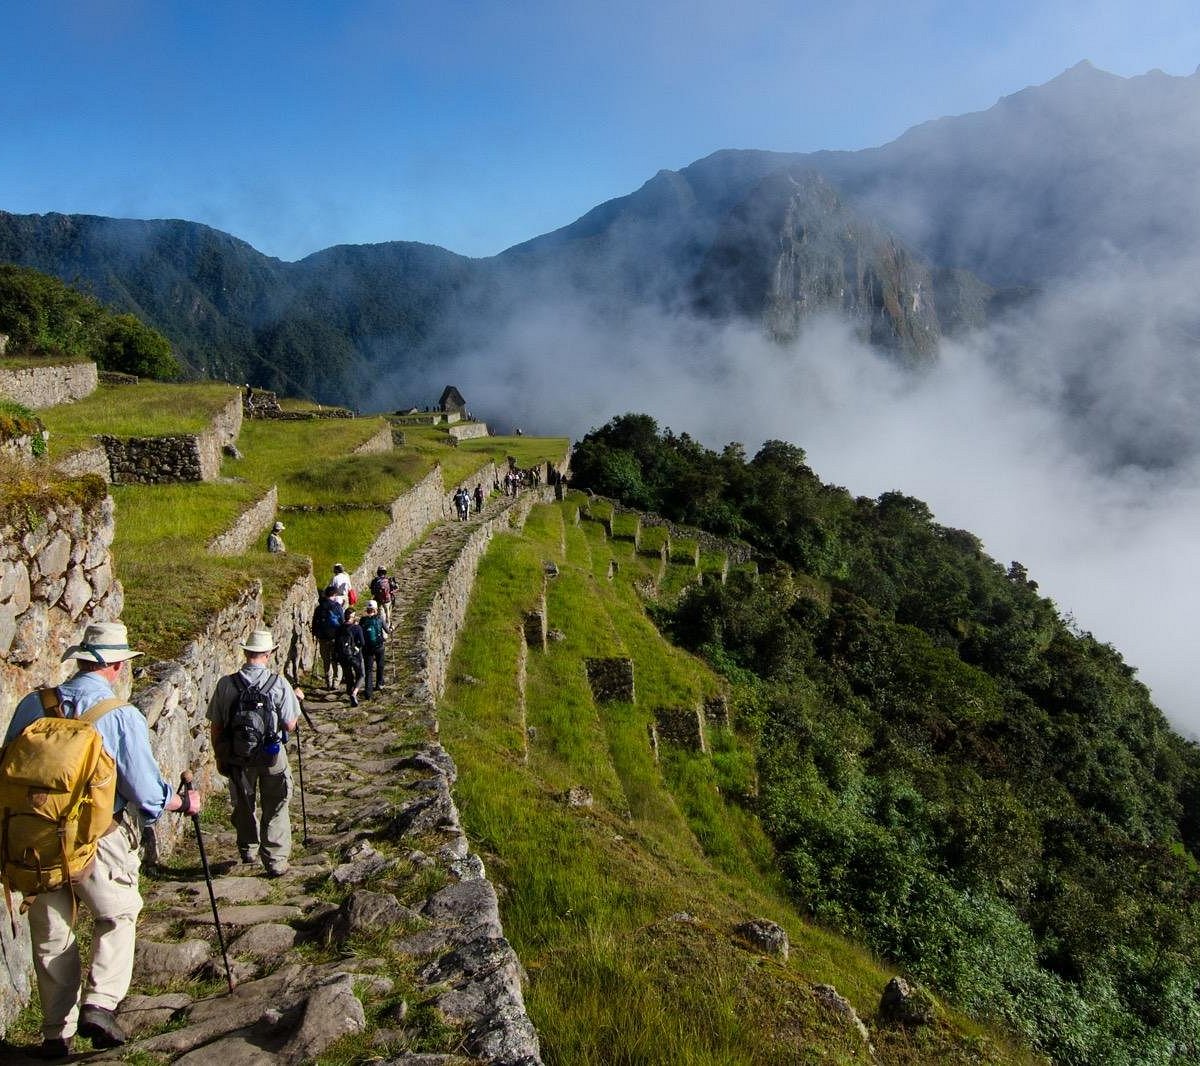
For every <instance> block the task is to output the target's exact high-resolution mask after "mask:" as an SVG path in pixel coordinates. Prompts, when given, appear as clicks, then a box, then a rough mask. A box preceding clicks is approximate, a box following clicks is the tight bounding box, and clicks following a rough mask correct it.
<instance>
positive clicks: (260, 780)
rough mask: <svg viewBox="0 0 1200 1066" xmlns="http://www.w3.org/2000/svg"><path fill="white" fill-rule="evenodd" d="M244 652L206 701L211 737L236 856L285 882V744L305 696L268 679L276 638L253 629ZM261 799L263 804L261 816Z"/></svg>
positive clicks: (277, 678) (277, 677) (274, 677)
mask: <svg viewBox="0 0 1200 1066" xmlns="http://www.w3.org/2000/svg"><path fill="white" fill-rule="evenodd" d="M240 646H241V649H242V654H243V655H244V656H245V657H246V661H245V662H244V663H242V667H241V669H240V670H238V671H237V673H233V674H226V675H225V676H224V677H222V678H221V680H220V681H218V682H217V687H216V689H215V690H214V691H213V694H212V699H210V700H209V701H208V721H209V723H210V725H209V732H210V734H211V736H212V746H213V754H214V755H215V756H216V760H217V771H218V773H220V774H221V776H222V777H226V778H228V779H229V798H230V800H231V802H232V803H233V828H234V830H235V831H236V832H237V846H238V855H239V856H240V857H241V860H242V862H244V863H252V862H255V861H256V860H257V861H259V862H261V863H262V865H263V869H264V870H266V872H267V876H268V877H282V876H283V875H284V874H285V873H287V868H288V858H289V857H290V856H291V853H292V823H291V819H290V818H289V817H288V797H289V796H290V795H291V793H292V774H291V769H290V768H289V766H288V758H287V750H286V749H285V744H286V743H287V734H288V733H292V732H294V731H295V729H296V723H297V722H298V721H299V719H300V702H299V701H300V700H302V699H303V698H304V692H303V690H301V689H293V688H292V686H291V685H290V684H289V683H288V681H287V679H286V678H285V677H283V676H282V675H281V674H276V673H273V672H272V671H271V668H270V666H269V665H268V664H269V663H270V660H271V653H272V652H273V651H274V650H275V638H274V636H272V634H271V631H270V630H269V629H256V630H255V631H254V632H253V633H251V634H250V638H249V639H248V640H246V641H244V642H243V643H242V644H241V645H240ZM256 794H257V797H258V799H259V800H261V802H262V810H261V812H260V813H259V814H258V815H257V816H256V815H255V797H256Z"/></svg>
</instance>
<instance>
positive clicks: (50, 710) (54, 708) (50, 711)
mask: <svg viewBox="0 0 1200 1066" xmlns="http://www.w3.org/2000/svg"><path fill="white" fill-rule="evenodd" d="M38 699H39V700H41V701H42V713H43V714H44V715H45V716H46V717H47V718H62V717H63V709H62V695H61V694H60V693H59V691H58V689H56V688H42V689H38Z"/></svg>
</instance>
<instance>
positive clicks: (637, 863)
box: [440, 503, 1032, 1066]
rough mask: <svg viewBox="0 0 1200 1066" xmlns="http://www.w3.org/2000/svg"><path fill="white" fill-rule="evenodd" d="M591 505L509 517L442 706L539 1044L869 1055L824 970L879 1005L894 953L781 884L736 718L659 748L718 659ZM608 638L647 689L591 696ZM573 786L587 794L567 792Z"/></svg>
mask: <svg viewBox="0 0 1200 1066" xmlns="http://www.w3.org/2000/svg"><path fill="white" fill-rule="evenodd" d="M577 508H578V504H577V503H572V504H564V505H539V506H538V507H535V508H534V510H533V512H532V514H531V515H530V518H529V521H528V522H527V524H526V526H525V528H524V530H523V531H520V532H515V531H514V532H509V533H503V534H500V535H498V536H497V537H496V538H495V540H494V541H493V544H492V547H491V549H490V550H489V553H488V555H487V556H486V557H485V559H484V561H483V563H482V565H481V568H480V573H479V578H478V581H477V584H476V589H475V593H474V595H473V597H472V602H471V606H470V612H469V617H468V624H467V627H466V629H465V630H464V632H463V634H462V635H461V636H460V638H459V642H458V645H457V648H456V651H455V657H454V663H453V666H452V670H451V682H450V685H449V687H448V691H447V693H446V696H445V698H444V700H443V702H442V705H441V708H440V717H441V725H442V737H443V740H444V742H445V743H446V744H447V746H448V747H449V748H450V750H451V752H452V754H453V755H454V757H455V759H456V760H457V762H458V766H459V779H458V785H457V796H458V800H459V804H460V806H461V808H462V811H463V815H464V818H465V821H466V825H467V829H468V833H469V835H470V836H471V838H472V840H473V841H474V842H475V845H476V846H477V847H478V848H479V849H480V850H481V851H482V852H483V853H484V854H485V857H486V858H487V862H488V868H489V875H490V876H491V877H492V878H493V879H494V880H495V881H496V882H498V883H499V885H500V886H501V889H502V911H503V917H504V923H505V931H506V934H507V935H508V936H509V937H510V939H511V940H512V941H513V943H514V944H515V946H516V948H517V951H518V953H519V954H520V956H521V959H522V962H523V963H524V964H525V966H526V968H527V969H528V970H529V972H530V977H531V983H530V987H529V989H528V993H527V998H528V1005H529V1009H530V1013H531V1015H532V1016H533V1018H534V1021H535V1023H536V1025H537V1026H538V1029H539V1032H540V1033H541V1036H542V1040H543V1045H544V1051H545V1054H546V1059H547V1061H548V1062H550V1063H561V1064H566V1063H571V1064H576V1063H585V1064H590V1063H595V1064H601V1063H603V1064H612V1063H662V1064H667V1063H670V1064H672V1066H675V1064H693V1063H697V1064H698V1063H705V1064H716V1063H722V1064H725V1063H746V1064H749V1063H755V1064H761V1063H794V1062H865V1061H868V1058H867V1052H866V1049H865V1047H864V1045H863V1044H862V1042H861V1040H860V1039H859V1037H858V1036H857V1035H856V1034H854V1033H853V1032H852V1031H851V1030H849V1029H848V1028H847V1027H846V1025H845V1023H844V1022H842V1021H840V1020H839V1019H838V1018H837V1017H835V1016H834V1015H832V1014H830V1013H828V1012H827V1010H826V1009H825V1008H823V1007H821V1006H820V1005H819V1004H818V1002H817V1000H816V998H815V997H814V995H813V993H812V985H813V984H817V983H829V984H833V985H834V986H835V987H836V988H837V989H838V990H839V992H841V993H842V994H843V995H845V996H847V997H848V998H849V999H850V1000H851V1001H852V1002H853V1003H854V1004H855V1006H856V1007H857V1008H858V1010H859V1012H860V1013H861V1014H862V1015H863V1016H864V1018H867V1019H868V1020H870V1019H871V1017H872V1015H873V1012H874V1009H875V1007H876V1005H877V1003H878V999H879V994H880V992H881V990H882V989H883V986H884V984H885V983H886V981H887V980H888V978H889V976H890V973H889V971H887V969H886V968H885V967H883V966H881V965H879V964H878V963H877V962H876V961H875V960H873V959H872V958H871V957H870V956H869V955H867V954H866V953H864V952H863V951H862V950H861V949H859V948H857V947H856V946H854V945H853V944H851V943H849V942H847V941H845V940H843V939H841V938H840V937H838V936H835V935H833V934H831V933H828V932H826V931H824V930H821V929H819V928H816V927H814V926H811V925H809V924H807V923H806V922H805V921H804V920H803V919H802V918H800V917H799V916H798V915H797V914H796V913H795V911H794V910H793V909H792V908H791V907H790V906H789V904H788V902H787V900H786V899H785V897H784V895H783V893H782V891H781V889H780V887H779V881H778V879H777V877H776V875H775V873H774V871H773V863H772V858H773V857H772V854H771V849H770V845H769V843H768V842H767V840H766V838H765V836H764V835H763V833H762V832H761V830H760V829H759V828H758V825H757V822H756V820H755V818H754V815H753V812H752V810H751V809H750V807H749V805H748V804H749V803H750V802H751V801H749V800H747V799H745V797H747V796H751V795H752V794H753V790H754V775H753V766H752V763H751V760H750V756H749V749H748V747H747V745H745V744H744V742H743V741H742V740H741V739H739V737H738V735H737V734H736V732H735V731H733V730H716V731H710V743H711V745H712V748H713V751H712V752H711V753H710V754H702V753H700V752H691V751H685V750H683V749H680V748H675V747H672V746H670V745H667V744H663V745H662V746H661V759H660V761H659V762H658V763H656V762H655V761H654V757H653V754H652V752H651V748H650V744H649V726H650V723H651V721H652V720H653V711H654V708H655V707H660V706H661V707H686V706H694V705H696V704H697V703H698V702H699V701H700V700H702V699H703V698H704V697H705V696H708V695H711V694H713V693H715V692H717V691H719V689H720V681H719V680H718V678H717V677H716V676H715V675H713V674H712V673H711V672H710V671H709V670H708V669H707V667H706V666H705V665H704V664H702V663H701V662H699V661H698V660H695V659H693V658H692V657H690V656H688V655H686V654H684V653H682V652H680V651H679V650H677V649H675V648H673V647H671V646H670V645H669V644H668V643H666V642H665V641H664V640H663V638H662V637H661V636H660V635H659V633H658V632H657V630H656V629H655V628H654V626H653V625H652V624H651V623H650V621H649V619H648V618H647V617H646V615H645V613H644V611H643V609H642V604H641V599H640V594H639V591H638V590H639V588H640V589H642V590H643V591H646V590H647V589H648V586H649V585H651V584H652V583H653V581H654V580H655V578H656V576H657V574H658V571H659V568H660V566H661V565H662V564H661V562H660V560H658V559H656V558H652V557H647V556H645V555H639V554H638V553H637V552H636V551H635V550H634V546H633V544H632V542H630V541H611V540H609V539H608V538H607V536H606V534H605V532H604V529H603V527H602V526H601V525H599V524H598V523H594V522H583V523H581V524H578V525H577V524H575V523H574V521H573V520H572V519H573V517H574V511H575V510H577ZM564 516H567V517H566V520H565V521H564ZM614 559H615V560H616V561H617V562H618V569H617V572H616V576H615V577H614V578H612V579H610V578H609V576H608V575H609V569H610V561H611V560H614ZM547 562H554V563H555V564H556V565H557V567H558V576H557V577H551V578H549V579H546V596H547V608H548V621H549V624H550V626H552V627H554V628H557V629H559V630H561V632H562V638H563V639H561V640H554V641H551V642H550V644H549V646H548V650H546V651H545V652H543V651H541V650H540V649H537V648H533V649H531V650H530V651H529V654H528V660H527V665H526V669H525V673H524V677H523V678H522V676H521V673H520V669H519V664H520V660H521V653H522V641H523V638H522V633H521V621H522V618H523V615H524V613H525V612H526V611H527V610H529V609H531V608H533V607H534V606H535V604H536V603H537V601H538V600H539V598H540V595H541V590H542V585H543V580H544V578H543V575H544V572H545V564H546V563H547ZM650 591H651V592H652V590H650ZM606 655H627V656H629V657H631V658H632V659H633V661H634V669H635V689H636V691H635V696H636V699H635V702H633V703H616V704H613V703H609V704H604V705H601V706H597V705H596V703H595V702H594V700H593V699H592V695H591V692H590V689H589V687H588V683H587V680H586V675H585V670H584V665H583V659H584V658H585V657H588V656H606ZM464 679H466V680H464ZM522 681H523V684H522ZM522 696H524V699H522ZM578 786H582V787H585V788H587V789H589V790H590V791H591V794H592V797H593V804H592V806H591V807H572V806H569V805H568V804H567V803H566V802H565V793H566V791H567V790H568V789H570V788H573V787H578ZM751 917H767V918H771V919H773V920H775V921H777V922H779V923H780V924H782V925H783V926H784V927H785V928H787V930H788V932H789V934H790V936H791V939H792V955H791V959H790V961H789V962H787V963H780V962H778V961H775V960H772V959H768V958H765V957H763V956H760V955H758V954H756V953H754V952H751V951H748V950H746V949H745V948H743V947H741V946H739V945H738V944H737V943H736V942H735V940H734V938H733V937H732V935H731V934H732V929H733V927H734V926H735V925H736V924H737V923H739V922H741V921H744V920H745V919H747V918H751ZM872 1039H873V1041H874V1043H875V1046H876V1048H877V1051H878V1061H881V1062H895V1063H917V1062H922V1063H928V1062H944V1063H960V1062H961V1063H966V1062H1002V1061H1016V1062H1023V1061H1032V1060H1030V1059H1028V1058H1026V1057H1025V1056H1023V1055H1022V1054H1021V1053H1020V1052H1014V1051H1012V1050H1011V1049H1010V1048H1008V1047H1007V1046H1006V1045H1005V1044H1003V1043H1002V1042H999V1041H996V1040H994V1039H991V1038H989V1037H987V1036H986V1035H984V1034H983V1033H982V1032H981V1031H980V1030H979V1029H978V1028H976V1027H974V1026H972V1025H971V1024H970V1023H967V1022H965V1021H963V1020H962V1019H960V1018H958V1017H957V1016H955V1015H953V1014H950V1013H947V1014H945V1015H944V1017H943V1019H942V1021H941V1022H939V1024H938V1025H936V1026H934V1027H931V1028H928V1029H925V1030H920V1031H916V1032H912V1033H908V1032H905V1031H898V1030H884V1029H880V1030H878V1031H875V1030H873V1032H872Z"/></svg>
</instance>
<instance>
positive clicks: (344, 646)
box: [312, 563, 396, 707]
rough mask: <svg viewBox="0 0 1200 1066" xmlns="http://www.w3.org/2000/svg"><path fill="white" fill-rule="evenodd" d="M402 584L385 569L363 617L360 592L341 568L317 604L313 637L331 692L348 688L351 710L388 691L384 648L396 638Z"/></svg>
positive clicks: (373, 587)
mask: <svg viewBox="0 0 1200 1066" xmlns="http://www.w3.org/2000/svg"><path fill="white" fill-rule="evenodd" d="M395 595H396V582H395V580H394V579H393V578H392V577H391V576H390V575H389V574H388V572H387V567H386V566H381V567H379V568H378V569H377V570H376V572H375V576H374V577H373V578H372V579H371V596H372V599H370V600H368V601H367V605H366V607H365V608H364V609H363V612H362V614H361V615H360V614H359V613H358V610H357V603H358V593H357V591H356V590H355V589H354V587H353V585H352V584H351V583H350V575H349V574H347V573H346V568H345V567H344V566H343V565H342V564H341V563H334V564H333V576H332V577H331V578H330V579H329V584H328V585H326V586H325V588H324V590H323V591H322V592H321V595H320V597H319V599H318V600H317V606H316V609H315V610H314V611H313V616H312V632H313V636H314V637H315V638H316V641H317V651H318V653H319V655H320V659H321V669H322V671H323V674H324V678H325V687H326V688H327V689H330V690H333V689H336V688H338V687H339V686H340V685H345V687H346V695H347V696H348V697H349V699H350V706H351V707H357V706H358V697H359V693H360V692H362V694H363V696H364V698H366V699H368V700H369V699H371V698H372V697H373V696H374V695H375V693H377V692H382V691H383V667H384V648H385V645H386V642H387V639H388V637H389V635H390V634H391V607H392V601H393V600H394V599H395Z"/></svg>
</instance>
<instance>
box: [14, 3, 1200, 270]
mask: <svg viewBox="0 0 1200 1066" xmlns="http://www.w3.org/2000/svg"><path fill="white" fill-rule="evenodd" d="M0 42H2V46H0V47H2V52H3V60H2V62H0V209H3V210H8V211H15V212H43V211H64V212H89V213H94V214H105V215H118V216H125V217H139V218H162V217H175V218H187V219H192V220H195V221H200V222H205V223H208V224H210V225H213V226H216V227H218V228H220V229H224V230H227V231H229V232H231V233H233V234H235V235H236V236H238V237H241V238H243V239H244V240H247V241H249V242H250V243H251V244H253V245H254V246H255V247H257V248H259V249H260V250H262V251H264V252H267V253H268V254H271V255H277V256H280V257H281V258H284V259H294V258H299V257H301V256H303V255H306V254H308V253H309V252H312V251H315V250H317V249H318V248H322V247H326V246H328V245H331V244H339V243H366V242H374V241H384V240H418V241H426V242H429V243H434V244H440V245H442V246H444V247H447V248H450V249H452V250H454V251H457V252H461V253H463V254H467V255H490V254H493V253H495V252H498V251H500V250H502V249H503V248H505V247H507V246H509V245H511V244H514V243H517V242H519V241H522V240H525V239H527V238H529V237H532V236H535V235H537V234H538V233H543V232H546V231H548V230H551V229H554V228H556V227H558V226H561V225H565V224H566V223H568V222H570V221H572V220H573V219H575V218H576V217H578V216H579V215H580V214H582V213H583V212H585V211H586V210H588V209H589V208H591V207H593V206H594V205H595V204H597V203H600V202H602V201H604V200H606V199H610V198H612V197H614V196H620V195H624V194H625V193H627V192H630V191H632V190H633V189H635V188H637V187H638V186H639V185H641V184H642V182H644V181H645V180H646V179H647V178H649V177H651V176H652V175H653V174H654V173H655V172H656V171H658V170H659V169H661V168H664V167H666V168H671V169H676V168H679V167H682V166H685V165H686V164H688V163H689V162H692V161H693V160H695V159H698V158H700V157H702V156H705V155H707V154H708V153H709V152H712V151H715V150H716V149H719V148H770V149H777V150H783V151H809V150H815V149H820V148H862V147H869V146H871V145H875V144H880V143H883V142H885V141H888V140H890V139H892V138H893V137H895V136H897V135H899V134H900V133H902V132H903V131H904V130H905V129H906V128H908V127H909V126H911V125H913V124H915V123H917V122H921V121H924V120H926V119H930V118H936V117H938V116H941V115H947V114H959V113H962V112H965V111H973V110H979V109H982V108H986V107H989V106H991V104H993V103H994V102H995V101H996V99H997V98H998V97H1000V96H1002V95H1005V94H1008V93H1011V92H1015V91H1017V90H1019V89H1021V88H1023V87H1024V86H1026V85H1030V84H1036V83H1039V82H1043V81H1046V80H1048V79H1049V78H1052V77H1054V76H1055V75H1056V74H1058V73H1060V72H1061V71H1062V70H1064V69H1065V68H1067V67H1069V66H1071V65H1073V64H1074V63H1076V62H1078V61H1079V60H1080V59H1084V58H1086V59H1090V60H1091V61H1092V62H1093V63H1095V64H1096V65H1097V66H1099V67H1102V68H1104V69H1106V70H1110V71H1113V72H1114V73H1117V74H1122V75H1132V74H1139V73H1144V72H1145V71H1147V70H1149V69H1151V68H1154V67H1159V68H1161V69H1163V70H1165V71H1167V72H1168V73H1171V74H1190V73H1192V72H1193V71H1194V70H1195V69H1196V66H1197V63H1200V18H1197V12H1196V5H1195V0H1155V2H1154V3H1151V4H1145V3H1129V2H1124V0H1121V2H1115V0H1113V2H1105V0H1090V2H1083V0H1078V2H1077V0H1044V2H1042V3H1036V2H1019V3H1004V2H1000V0H992V2H987V3H976V2H973V0H972V2H963V0H956V2H941V0H923V2H922V0H914V2H905V0H896V2H891V3H884V2H874V0H872V2H864V0H843V2H841V3H838V4H827V3H822V4H810V3H807V2H804V0H792V2H790V3H789V2H784V0H742V2H739V3H734V2H732V0H724V2H709V0H659V2H654V0H651V2H649V3H647V2H645V0H640V2H637V3H634V2H630V0H606V2H604V3H599V2H594V3H584V2H579V0H560V2H547V0H507V2H491V0H481V2H474V3H470V2H460V0H438V2H435V3H429V2H428V0H423V2H421V3H410V2H407V0H327V2H324V3H318V2H308V0H289V2H286V3H284V2H277V0H249V2H247V0H238V2H227V0H209V2H206V3H200V2H188V3H184V2H179V0H73V2H63V0H38V2H36V3H24V2H20V0H3V2H0Z"/></svg>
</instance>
